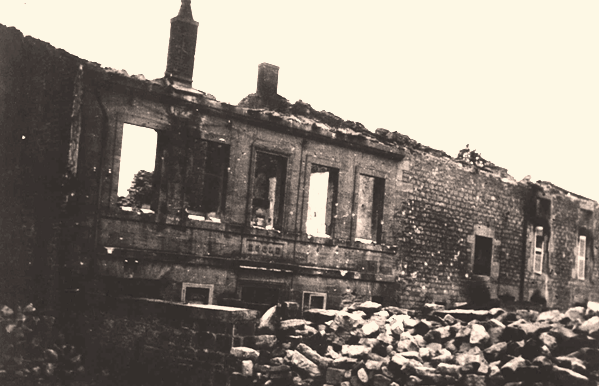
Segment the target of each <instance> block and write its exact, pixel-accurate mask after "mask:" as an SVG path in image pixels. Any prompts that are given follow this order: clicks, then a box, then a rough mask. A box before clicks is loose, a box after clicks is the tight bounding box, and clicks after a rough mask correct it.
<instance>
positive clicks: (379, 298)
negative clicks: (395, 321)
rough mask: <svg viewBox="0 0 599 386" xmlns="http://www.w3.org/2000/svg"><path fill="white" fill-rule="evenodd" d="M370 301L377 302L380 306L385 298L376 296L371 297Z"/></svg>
mask: <svg viewBox="0 0 599 386" xmlns="http://www.w3.org/2000/svg"><path fill="white" fill-rule="evenodd" d="M370 300H371V301H373V302H375V303H378V304H383V297H382V296H376V295H374V296H371V297H370Z"/></svg>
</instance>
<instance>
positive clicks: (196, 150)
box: [185, 138, 229, 222]
mask: <svg viewBox="0 0 599 386" xmlns="http://www.w3.org/2000/svg"><path fill="white" fill-rule="evenodd" d="M189 150H190V151H189V157H188V167H187V175H186V183H185V208H186V210H187V216H188V218H190V219H192V220H200V221H202V220H211V221H215V222H220V219H221V218H222V215H223V212H224V210H225V197H226V190H227V176H228V169H229V145H226V144H221V143H217V142H211V141H205V140H201V139H197V138H194V139H193V140H192V141H191V143H190V145H189Z"/></svg>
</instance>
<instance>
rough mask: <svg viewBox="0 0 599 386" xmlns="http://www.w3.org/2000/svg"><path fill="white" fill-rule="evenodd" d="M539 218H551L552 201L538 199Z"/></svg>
mask: <svg viewBox="0 0 599 386" xmlns="http://www.w3.org/2000/svg"><path fill="white" fill-rule="evenodd" d="M537 217H539V218H543V219H546V220H549V219H550V218H551V200H549V199H547V198H540V197H537Z"/></svg>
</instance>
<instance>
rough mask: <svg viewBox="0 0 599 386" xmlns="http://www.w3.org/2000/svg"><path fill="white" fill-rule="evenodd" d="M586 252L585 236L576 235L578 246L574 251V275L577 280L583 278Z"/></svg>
mask: <svg viewBox="0 0 599 386" xmlns="http://www.w3.org/2000/svg"><path fill="white" fill-rule="evenodd" d="M586 253H587V238H586V236H582V235H580V236H578V246H577V253H576V277H577V278H578V279H579V280H584V271H585V263H586Z"/></svg>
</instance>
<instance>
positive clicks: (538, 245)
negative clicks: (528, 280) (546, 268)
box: [532, 227, 545, 273]
mask: <svg viewBox="0 0 599 386" xmlns="http://www.w3.org/2000/svg"><path fill="white" fill-rule="evenodd" d="M533 245H534V248H533V261H532V264H533V272H535V273H543V257H544V256H543V255H544V252H545V236H544V234H543V227H535V233H534V240H533Z"/></svg>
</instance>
